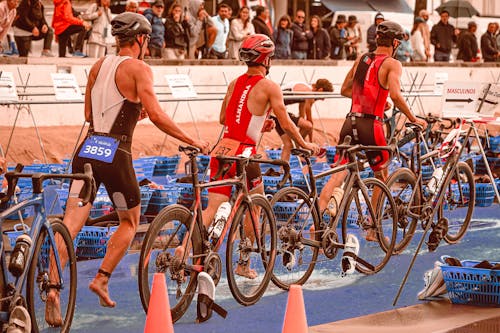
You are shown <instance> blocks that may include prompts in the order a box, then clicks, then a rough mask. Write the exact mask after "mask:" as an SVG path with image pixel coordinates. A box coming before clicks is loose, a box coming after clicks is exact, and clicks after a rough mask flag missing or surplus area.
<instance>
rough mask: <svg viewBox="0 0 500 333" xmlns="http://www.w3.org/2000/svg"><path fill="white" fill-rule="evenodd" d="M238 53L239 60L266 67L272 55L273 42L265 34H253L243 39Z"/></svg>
mask: <svg viewBox="0 0 500 333" xmlns="http://www.w3.org/2000/svg"><path fill="white" fill-rule="evenodd" d="M239 53H240V60H241V61H244V62H246V63H254V64H259V65H263V66H265V67H267V66H268V59H269V58H271V57H272V56H273V55H274V43H273V41H272V40H271V38H269V37H268V36H266V35H263V34H255V35H252V36H250V37H248V38H247V39H245V41H244V42H243V43H242V44H241V46H240V52H239Z"/></svg>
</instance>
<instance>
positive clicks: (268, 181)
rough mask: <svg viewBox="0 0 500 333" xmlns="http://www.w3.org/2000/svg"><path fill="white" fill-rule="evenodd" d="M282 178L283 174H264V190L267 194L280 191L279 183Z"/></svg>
mask: <svg viewBox="0 0 500 333" xmlns="http://www.w3.org/2000/svg"><path fill="white" fill-rule="evenodd" d="M282 179H283V177H282V176H278V177H274V176H262V182H263V183H264V192H265V193H266V194H274V193H276V192H278V190H279V188H278V184H279V182H280V181H281V180H282Z"/></svg>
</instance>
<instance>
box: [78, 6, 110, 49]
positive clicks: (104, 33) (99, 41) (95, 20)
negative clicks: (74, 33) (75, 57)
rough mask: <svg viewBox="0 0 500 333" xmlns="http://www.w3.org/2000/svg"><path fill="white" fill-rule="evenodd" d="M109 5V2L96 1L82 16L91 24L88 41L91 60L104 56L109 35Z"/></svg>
mask: <svg viewBox="0 0 500 333" xmlns="http://www.w3.org/2000/svg"><path fill="white" fill-rule="evenodd" d="M109 4H110V0H97V1H96V2H95V3H93V4H91V5H90V7H89V8H88V9H87V11H86V12H85V13H84V14H83V15H82V19H84V20H86V21H90V22H92V30H91V31H90V36H89V40H88V56H89V57H91V58H100V57H104V55H105V54H106V37H108V36H110V35H111V31H110V24H111V10H110V9H109Z"/></svg>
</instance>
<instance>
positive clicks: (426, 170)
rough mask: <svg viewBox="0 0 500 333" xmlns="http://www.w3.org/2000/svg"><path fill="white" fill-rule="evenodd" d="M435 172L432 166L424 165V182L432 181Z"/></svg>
mask: <svg viewBox="0 0 500 333" xmlns="http://www.w3.org/2000/svg"><path fill="white" fill-rule="evenodd" d="M433 172H434V169H433V168H432V165H430V164H427V165H422V180H424V181H425V180H430V179H431V178H432V173H433Z"/></svg>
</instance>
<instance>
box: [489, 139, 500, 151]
mask: <svg viewBox="0 0 500 333" xmlns="http://www.w3.org/2000/svg"><path fill="white" fill-rule="evenodd" d="M490 151H492V152H494V153H500V135H497V136H493V137H490Z"/></svg>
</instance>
